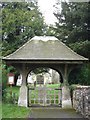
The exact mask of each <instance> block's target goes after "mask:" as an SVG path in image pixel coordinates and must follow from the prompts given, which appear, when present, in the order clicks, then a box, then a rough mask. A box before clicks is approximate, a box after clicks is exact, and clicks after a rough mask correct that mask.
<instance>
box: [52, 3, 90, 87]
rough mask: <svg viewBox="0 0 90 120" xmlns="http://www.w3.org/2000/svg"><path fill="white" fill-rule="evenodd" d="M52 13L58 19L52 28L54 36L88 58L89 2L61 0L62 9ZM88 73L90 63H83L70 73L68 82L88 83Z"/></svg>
mask: <svg viewBox="0 0 90 120" xmlns="http://www.w3.org/2000/svg"><path fill="white" fill-rule="evenodd" d="M58 9H59V8H58ZM57 11H58V10H57ZM54 15H55V16H56V18H57V19H58V22H56V27H55V28H54V30H55V35H56V37H58V38H59V40H61V41H63V42H65V43H66V44H67V45H68V46H69V47H71V48H72V49H73V50H74V51H75V52H77V53H78V54H80V55H83V56H84V57H87V58H89V59H90V3H88V2H85V3H84V2H83V3H76V2H73V3H72V2H70V3H67V2H63V3H62V11H61V12H56V13H54ZM89 75H90V64H88V65H86V66H85V65H83V66H82V67H78V69H75V70H74V71H73V72H72V73H71V74H70V76H69V83H71V84H72V83H79V84H86V85H88V84H89V85H90V80H89Z"/></svg>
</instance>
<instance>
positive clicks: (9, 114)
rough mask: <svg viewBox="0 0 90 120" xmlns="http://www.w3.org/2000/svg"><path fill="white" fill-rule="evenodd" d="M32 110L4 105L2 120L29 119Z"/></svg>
mask: <svg viewBox="0 0 90 120" xmlns="http://www.w3.org/2000/svg"><path fill="white" fill-rule="evenodd" d="M29 113H30V108H26V107H19V106H17V105H13V104H5V103H3V104H2V118H28V116H29Z"/></svg>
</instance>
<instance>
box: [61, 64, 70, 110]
mask: <svg viewBox="0 0 90 120" xmlns="http://www.w3.org/2000/svg"><path fill="white" fill-rule="evenodd" d="M63 84H64V85H63V87H62V107H63V108H67V107H68V108H71V107H72V103H71V97H70V89H69V84H68V64H65V67H64V71H63Z"/></svg>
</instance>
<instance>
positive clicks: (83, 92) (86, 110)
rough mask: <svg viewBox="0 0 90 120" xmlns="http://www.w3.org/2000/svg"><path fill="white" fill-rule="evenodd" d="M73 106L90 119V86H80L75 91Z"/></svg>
mask: <svg viewBox="0 0 90 120" xmlns="http://www.w3.org/2000/svg"><path fill="white" fill-rule="evenodd" d="M73 107H74V108H75V110H76V111H77V112H79V113H81V114H82V115H83V116H84V117H86V118H89V119H90V86H78V87H77V88H76V89H75V90H74V91H73Z"/></svg>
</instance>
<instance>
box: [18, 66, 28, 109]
mask: <svg viewBox="0 0 90 120" xmlns="http://www.w3.org/2000/svg"><path fill="white" fill-rule="evenodd" d="M21 74H22V85H21V88H20V93H19V99H18V106H25V107H27V106H28V100H27V86H26V76H27V71H26V69H25V64H23V65H22V70H21Z"/></svg>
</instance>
